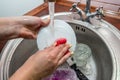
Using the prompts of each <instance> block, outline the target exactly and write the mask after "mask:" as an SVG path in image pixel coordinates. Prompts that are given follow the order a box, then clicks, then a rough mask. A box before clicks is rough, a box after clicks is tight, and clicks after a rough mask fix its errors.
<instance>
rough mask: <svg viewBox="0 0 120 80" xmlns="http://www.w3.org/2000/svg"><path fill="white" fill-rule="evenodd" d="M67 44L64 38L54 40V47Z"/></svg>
mask: <svg viewBox="0 0 120 80" xmlns="http://www.w3.org/2000/svg"><path fill="white" fill-rule="evenodd" d="M66 42H67V39H66V38H59V39H57V40H56V43H57V44H56V46H59V45H60V44H65V43H66ZM68 52H69V50H67V51H66V53H65V54H67V53H68Z"/></svg>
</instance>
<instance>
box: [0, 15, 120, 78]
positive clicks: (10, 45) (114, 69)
mask: <svg viewBox="0 0 120 80" xmlns="http://www.w3.org/2000/svg"><path fill="white" fill-rule="evenodd" d="M64 14H66V13H56V14H55V16H59V15H64ZM68 14H71V13H67V14H66V15H68ZM47 17H48V16H43V17H42V19H45V18H47ZM65 21H67V22H72V23H73V21H74V23H77V22H79V23H77V24H79V25H81V24H85V25H91V24H89V23H86V22H82V21H77V22H76V20H65ZM91 26H93V25H91ZM85 27H86V26H85ZM87 28H89V29H90V30H92V31H93V32H95V33H96V34H97V35H99V36H100V37H101V39H102V40H103V41H104V42H105V43H106V45H107V46H108V48H109V50H110V52H111V53H112V54H110V55H111V57H112V58H111V59H112V61H113V62H112V63H114V65H113V73H114V74H113V75H112V80H119V79H120V77H119V76H118V77H117V78H116V76H117V75H118V72H119V70H118V71H117V69H119V66H118V65H119V64H118V62H119V61H118V60H117V59H116V56H115V55H114V54H113V53H115V51H114V50H113V47H111V46H109V45H110V44H109V43H108V42H107V41H106V39H105V38H104V37H103V35H101V34H99V33H98V32H97V30H96V29H95V28H94V26H93V27H87ZM116 37H117V36H116ZM22 40H23V39H14V40H10V41H9V42H8V43H7V44H6V46H5V47H4V49H3V50H2V52H1V53H4V54H3V55H2V58H1V62H2V61H3V60H4V59H6V57H7V56H6V55H7V54H8V52H7V50H9V48H11V47H12V49H16V48H17V46H18V45H19V44H20V43H21V42H22ZM13 44H15V45H14V46H13ZM13 51H15V50H13ZM10 53H14V52H12V51H11V52H9V54H10ZM8 56H9V57H11V55H8ZM117 61H118V62H117ZM5 64H6V63H4V64H3V65H5ZM1 70H2V71H3V67H2V68H1ZM6 70H8V69H6ZM0 75H2V74H1V73H0ZM7 77H8V76H7Z"/></svg>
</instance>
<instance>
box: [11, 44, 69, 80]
mask: <svg viewBox="0 0 120 80" xmlns="http://www.w3.org/2000/svg"><path fill="white" fill-rule="evenodd" d="M70 47H71V46H70V45H68V44H62V45H59V46H55V45H52V46H50V47H49V48H46V49H45V50H42V51H38V52H36V53H35V54H33V55H32V56H31V57H30V58H29V59H28V60H27V61H26V62H25V63H24V65H23V66H22V67H21V68H19V69H18V70H17V71H16V72H15V73H14V75H13V76H12V77H11V78H10V80H41V79H42V78H44V77H46V76H48V75H49V74H51V73H52V72H53V71H54V70H55V69H56V68H57V67H58V66H59V65H61V64H62V63H63V62H65V61H66V60H67V59H68V58H69V57H70V56H71V52H67V51H68V49H69V48H70ZM66 52H67V53H66ZM65 53H66V54H65Z"/></svg>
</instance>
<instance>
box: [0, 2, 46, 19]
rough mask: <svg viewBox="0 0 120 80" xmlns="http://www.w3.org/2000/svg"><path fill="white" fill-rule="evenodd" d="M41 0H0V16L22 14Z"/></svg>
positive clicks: (37, 4)
mask: <svg viewBox="0 0 120 80" xmlns="http://www.w3.org/2000/svg"><path fill="white" fill-rule="evenodd" d="M43 2H44V1H43V0H0V17H7V16H20V15H23V14H25V13H27V12H28V11H30V10H32V9H34V8H35V7H37V6H39V5H40V4H42V3H43Z"/></svg>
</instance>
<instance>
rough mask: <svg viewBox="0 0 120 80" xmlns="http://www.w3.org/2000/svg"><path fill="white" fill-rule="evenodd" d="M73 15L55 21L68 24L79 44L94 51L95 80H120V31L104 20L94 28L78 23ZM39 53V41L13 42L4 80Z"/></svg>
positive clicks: (0, 74) (0, 73) (4, 58)
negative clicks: (34, 54)
mask: <svg viewBox="0 0 120 80" xmlns="http://www.w3.org/2000/svg"><path fill="white" fill-rule="evenodd" d="M71 15H72V14H71V13H66V12H63V13H56V14H55V18H56V19H61V20H65V21H66V22H68V23H69V24H70V25H71V27H72V28H73V30H74V31H75V33H76V37H77V42H78V43H84V44H86V45H88V46H89V47H90V48H91V50H92V60H93V61H94V64H93V65H95V66H94V68H93V69H92V70H93V74H94V73H95V78H94V80H120V73H119V72H120V63H119V62H120V59H119V56H120V54H119V53H120V32H119V30H117V29H116V28H115V27H114V26H112V25H111V24H109V23H108V22H106V21H104V20H101V21H100V22H99V23H100V24H102V25H97V24H95V25H93V24H89V23H87V22H83V21H80V20H74V19H72V18H71ZM47 17H48V16H44V17H42V18H43V19H45V18H47ZM37 50H38V48H37V45H36V40H26V39H14V40H10V41H9V42H8V43H7V44H6V46H5V47H4V49H3V50H2V54H1V58H0V59H1V68H0V80H7V79H8V78H9V77H10V76H11V75H12V74H13V73H14V72H15V71H16V70H17V69H18V68H19V67H20V66H21V65H22V64H23V63H24V62H25V61H26V60H27V59H28V58H29V56H31V55H32V54H33V53H35V52H36V51H37ZM94 70H95V72H94ZM90 80H92V79H90Z"/></svg>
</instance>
